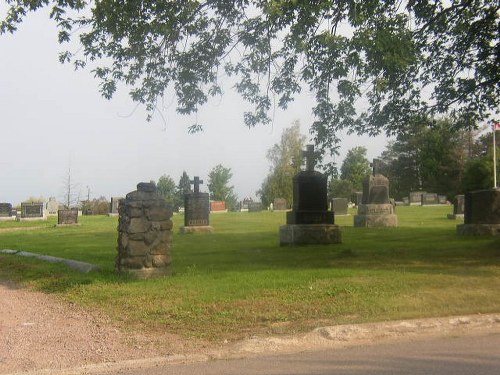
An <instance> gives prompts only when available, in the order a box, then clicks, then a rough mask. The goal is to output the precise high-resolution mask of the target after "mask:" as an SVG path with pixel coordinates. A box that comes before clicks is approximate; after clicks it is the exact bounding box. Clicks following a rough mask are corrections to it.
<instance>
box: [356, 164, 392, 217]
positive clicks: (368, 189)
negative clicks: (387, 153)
mask: <svg viewBox="0 0 500 375" xmlns="http://www.w3.org/2000/svg"><path fill="white" fill-rule="evenodd" d="M379 164H380V161H379V160H378V159H374V160H373V163H372V167H373V174H372V175H370V176H368V177H367V178H366V179H365V180H364V181H363V198H362V202H361V204H360V205H359V206H358V214H357V215H355V216H354V226H355V227H396V226H397V225H398V217H397V216H396V214H395V213H394V206H393V205H392V204H391V202H390V200H389V179H388V178H387V177H385V176H384V175H382V174H380V172H379V167H380V165H379Z"/></svg>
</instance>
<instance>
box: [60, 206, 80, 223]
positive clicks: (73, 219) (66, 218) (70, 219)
mask: <svg viewBox="0 0 500 375" xmlns="http://www.w3.org/2000/svg"><path fill="white" fill-rule="evenodd" d="M57 224H58V225H76V224H78V210H58V211H57Z"/></svg>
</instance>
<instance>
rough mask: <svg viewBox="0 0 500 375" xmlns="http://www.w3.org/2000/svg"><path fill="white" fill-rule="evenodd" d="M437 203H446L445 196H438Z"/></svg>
mask: <svg viewBox="0 0 500 375" xmlns="http://www.w3.org/2000/svg"><path fill="white" fill-rule="evenodd" d="M438 202H439V204H446V203H448V200H447V199H446V195H438Z"/></svg>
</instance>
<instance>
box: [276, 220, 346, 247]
mask: <svg viewBox="0 0 500 375" xmlns="http://www.w3.org/2000/svg"><path fill="white" fill-rule="evenodd" d="M336 243H342V236H341V232H340V227H339V226H338V225H335V224H287V225H282V226H280V246H286V245H318V244H320V245H329V244H336Z"/></svg>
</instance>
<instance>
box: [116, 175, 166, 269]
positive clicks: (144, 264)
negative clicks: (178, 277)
mask: <svg viewBox="0 0 500 375" xmlns="http://www.w3.org/2000/svg"><path fill="white" fill-rule="evenodd" d="M171 218H172V209H171V208H170V207H169V206H168V205H167V203H166V202H165V200H164V199H163V198H162V197H161V196H160V195H159V194H158V192H157V190H156V186H155V184H154V182H152V183H140V184H138V185H137V190H136V191H133V192H131V193H128V194H127V196H126V198H125V199H123V200H122V202H121V203H120V208H119V219H118V222H119V225H118V255H117V257H116V270H117V271H118V272H124V273H130V274H133V275H135V276H137V277H139V278H149V277H155V276H164V275H169V274H170V273H171V266H170V265H171V263H172V257H171V248H172V237H173V236H172V220H171Z"/></svg>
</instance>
